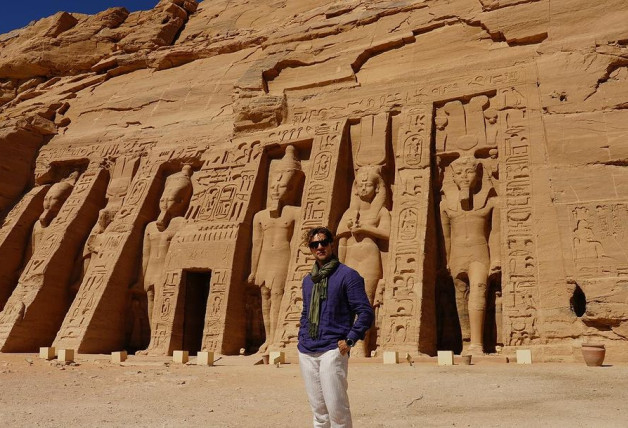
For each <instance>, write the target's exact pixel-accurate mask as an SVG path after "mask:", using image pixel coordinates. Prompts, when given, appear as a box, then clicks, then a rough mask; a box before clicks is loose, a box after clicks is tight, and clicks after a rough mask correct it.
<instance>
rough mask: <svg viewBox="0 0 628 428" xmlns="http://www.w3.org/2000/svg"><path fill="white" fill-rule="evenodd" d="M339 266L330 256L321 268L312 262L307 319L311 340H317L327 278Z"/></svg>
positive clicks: (335, 259)
mask: <svg viewBox="0 0 628 428" xmlns="http://www.w3.org/2000/svg"><path fill="white" fill-rule="evenodd" d="M339 264H340V262H339V261H338V259H337V258H336V256H332V259H331V260H330V261H328V262H327V263H326V264H325V265H324V266H323V267H319V266H318V263H316V262H314V266H312V272H311V276H312V281H313V282H314V286H313V287H312V298H311V299H310V311H309V313H308V317H307V320H308V322H309V324H310V329H309V333H310V337H311V338H312V339H317V338H318V324H319V322H320V319H321V302H322V301H323V300H325V299H327V278H329V276H330V275H331V274H332V273H334V271H335V270H336V268H337V267H338V265H339Z"/></svg>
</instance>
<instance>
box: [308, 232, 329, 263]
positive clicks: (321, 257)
mask: <svg viewBox="0 0 628 428" xmlns="http://www.w3.org/2000/svg"><path fill="white" fill-rule="evenodd" d="M309 246H310V251H311V252H312V255H313V256H314V258H316V261H317V262H318V263H319V264H320V265H324V264H325V263H327V262H328V261H329V260H330V259H331V256H332V254H333V253H332V251H331V241H330V240H328V239H327V237H326V236H325V234H324V233H319V234H317V235H314V236H313V237H312V238H311V239H310V242H309Z"/></svg>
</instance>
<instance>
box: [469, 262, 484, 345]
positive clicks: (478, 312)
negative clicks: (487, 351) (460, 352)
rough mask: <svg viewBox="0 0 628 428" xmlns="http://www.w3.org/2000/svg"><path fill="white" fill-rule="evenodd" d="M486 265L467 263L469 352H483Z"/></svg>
mask: <svg viewBox="0 0 628 428" xmlns="http://www.w3.org/2000/svg"><path fill="white" fill-rule="evenodd" d="M487 282H488V267H487V266H485V265H484V264H483V263H480V262H471V264H470V265H469V324H470V327H471V346H469V352H471V353H480V354H482V353H483V352H484V318H485V316H486V283H487Z"/></svg>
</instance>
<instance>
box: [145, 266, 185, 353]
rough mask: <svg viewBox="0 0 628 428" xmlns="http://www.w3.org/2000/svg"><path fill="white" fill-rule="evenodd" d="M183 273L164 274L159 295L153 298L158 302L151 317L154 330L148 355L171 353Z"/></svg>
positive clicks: (169, 272)
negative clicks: (154, 317) (153, 318)
mask: <svg viewBox="0 0 628 428" xmlns="http://www.w3.org/2000/svg"><path fill="white" fill-rule="evenodd" d="M183 276H184V274H183V271H182V270H181V269H172V270H169V271H167V272H166V274H165V278H164V283H163V286H162V287H161V288H160V290H161V295H160V296H157V297H156V298H155V301H156V302H159V307H158V308H157V311H156V312H154V315H153V316H156V318H157V319H155V320H154V323H153V325H154V329H153V330H152V331H151V339H150V345H149V347H148V349H147V351H148V352H149V353H156V354H170V353H171V352H172V349H170V348H172V344H171V342H172V338H173V334H172V330H173V323H174V316H175V311H176V308H177V301H178V299H179V295H180V291H181V289H182V287H183V284H182V281H183Z"/></svg>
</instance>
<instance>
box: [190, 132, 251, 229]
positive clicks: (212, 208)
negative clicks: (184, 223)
mask: <svg viewBox="0 0 628 428" xmlns="http://www.w3.org/2000/svg"><path fill="white" fill-rule="evenodd" d="M261 153H262V152H261V144H260V143H259V141H255V142H252V143H241V144H239V145H237V146H236V147H235V148H232V149H231V150H228V151H226V152H224V151H220V152H218V151H214V152H210V153H208V154H207V155H206V156H205V157H204V158H203V159H204V163H203V166H202V167H201V170H200V171H199V172H198V173H197V174H195V178H196V181H197V183H198V189H195V192H194V197H193V199H192V202H191V203H190V208H189V209H188V213H187V214H186V218H188V219H189V220H195V221H200V222H210V221H211V222H221V223H225V222H239V221H242V218H243V216H244V215H245V208H246V206H247V205H248V201H249V198H250V194H251V190H252V188H253V184H254V181H255V174H256V171H257V165H258V164H259V161H260V156H261Z"/></svg>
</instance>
